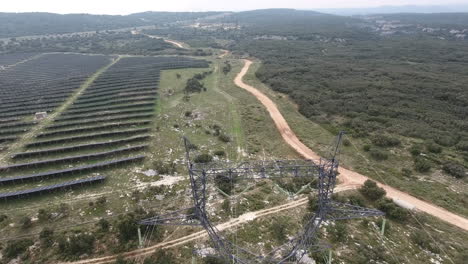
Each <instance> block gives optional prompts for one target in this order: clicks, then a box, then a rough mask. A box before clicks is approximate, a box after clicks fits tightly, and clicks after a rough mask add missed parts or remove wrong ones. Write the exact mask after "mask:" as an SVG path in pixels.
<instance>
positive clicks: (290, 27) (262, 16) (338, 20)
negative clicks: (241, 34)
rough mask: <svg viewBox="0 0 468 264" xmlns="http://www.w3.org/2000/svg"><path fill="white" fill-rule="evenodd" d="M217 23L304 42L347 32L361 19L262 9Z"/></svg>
mask: <svg viewBox="0 0 468 264" xmlns="http://www.w3.org/2000/svg"><path fill="white" fill-rule="evenodd" d="M220 22H224V23H238V24H239V25H241V26H244V27H246V28H245V30H246V31H247V32H248V33H250V34H255V35H280V36H285V35H287V36H293V37H300V38H301V39H304V38H309V37H312V36H314V35H316V34H325V35H328V36H336V37H339V36H342V35H343V34H342V33H343V32H348V31H349V28H350V26H351V25H353V24H357V23H362V20H360V19H357V18H351V17H345V16H337V15H330V14H324V13H320V12H316V11H309V10H295V9H262V10H253V11H245V12H238V13H234V14H232V15H230V16H227V17H225V18H223V19H220Z"/></svg>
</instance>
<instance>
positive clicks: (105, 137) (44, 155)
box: [0, 55, 208, 190]
mask: <svg viewBox="0 0 468 264" xmlns="http://www.w3.org/2000/svg"><path fill="white" fill-rule="evenodd" d="M48 56H51V55H48ZM97 57H100V56H97ZM40 58H42V57H40ZM40 58H38V59H35V60H33V61H36V60H39V59H40ZM49 59H50V58H49ZM107 62H108V63H109V61H108V60H107ZM27 63H29V62H27ZM27 63H25V64H27ZM49 64H51V65H52V66H51V68H52V70H51V71H53V69H55V67H54V65H55V64H53V63H49ZM21 65H23V64H21ZM187 67H191V68H194V67H197V68H201V67H208V63H207V62H206V61H202V60H195V59H191V58H180V57H124V58H121V59H119V61H117V62H116V63H115V64H113V65H112V66H111V67H110V68H108V69H107V70H106V71H105V72H103V73H102V74H101V75H100V76H98V77H97V78H96V79H95V80H94V81H93V83H92V84H91V85H90V86H89V87H88V88H87V89H86V90H85V91H84V92H83V93H82V94H80V95H79V96H78V98H77V99H76V100H75V101H74V102H73V104H72V105H71V106H69V107H68V108H67V109H65V111H63V112H62V113H61V114H60V115H59V116H58V117H56V118H55V119H54V120H53V123H51V124H50V125H48V126H47V127H46V128H44V129H42V130H41V131H40V133H38V134H37V135H36V138H34V139H33V140H31V142H29V143H28V144H27V145H26V146H25V150H24V151H22V152H20V153H13V154H12V157H11V158H12V159H11V160H12V163H11V164H9V165H8V166H4V167H0V173H2V176H0V186H4V188H6V186H9V185H11V184H21V183H23V182H24V183H26V182H31V183H28V186H31V185H32V184H34V183H32V182H34V181H41V182H43V181H52V180H53V181H56V180H57V179H58V178H62V177H65V176H66V177H76V176H77V175H83V174H85V175H87V174H90V173H95V172H97V171H98V170H102V169H107V168H110V167H115V166H118V165H121V164H128V163H133V162H139V161H141V160H143V159H144V158H145V156H144V155H141V154H142V153H141V151H142V150H143V149H144V148H146V147H147V146H148V145H147V144H144V141H146V140H148V139H149V138H150V134H151V132H152V120H153V119H154V114H155V111H154V110H155V105H156V99H157V89H158V86H159V78H160V72H161V70H164V69H179V68H187ZM45 72H47V73H48V71H45ZM59 72H60V70H59ZM74 72H75V73H81V72H82V71H74ZM25 75H27V74H25ZM58 75H60V74H59V73H54V74H52V75H51V76H49V75H47V74H45V75H44V76H45V77H44V78H39V79H40V81H39V82H38V85H39V84H40V85H42V81H43V80H44V81H46V83H48V85H51V91H56V92H57V94H54V95H53V97H54V100H55V99H57V100H59V99H60V98H61V97H60V96H61V95H62V93H61V92H62V90H61V89H60V88H57V89H56V90H55V88H54V87H55V86H54V85H55V84H58V80H56V81H53V82H52V81H50V80H51V79H53V80H55V79H54V78H57V79H60V77H59V76H58ZM64 75H65V76H69V77H70V76H72V75H70V74H64ZM77 75H78V76H81V75H80V74H77ZM40 76H42V75H40ZM73 76H75V75H73ZM83 76H84V75H83ZM0 78H1V75H0ZM26 79H27V78H26ZM84 79H86V78H84ZM84 79H82V81H83V80H84ZM68 80H69V82H70V83H75V82H78V81H77V80H78V77H77V76H75V77H73V78H72V77H70V78H69V79H68ZM23 83H24V82H23V81H18V86H20V87H22V84H23ZM40 85H39V87H42V86H40ZM19 91H21V89H20V90H19ZM59 91H60V92H59ZM33 94H37V93H35V92H33ZM46 94H49V95H50V94H51V92H50V91H47V92H46ZM23 97H26V99H25V98H23ZM3 98H4V97H3V96H2V100H3ZM5 98H6V97H5ZM28 98H29V97H28V96H26V95H23V94H19V95H18V102H17V105H21V104H23V103H25V104H27V103H28V102H30V101H29V100H30V99H28ZM5 100H7V101H8V100H10V99H5ZM55 103H57V104H59V102H53V100H52V101H48V103H44V104H42V105H41V107H46V108H47V107H51V108H54V107H56V105H55V106H54V104H55ZM14 109H16V108H14ZM27 110H29V108H27ZM15 111H16V110H15ZM18 111H19V107H18ZM21 111H23V110H21ZM1 115H2V110H1V106H0V116H1ZM8 118H10V117H8ZM14 118H15V119H14ZM33 125H34V122H31V121H25V120H22V119H20V118H16V117H11V120H7V119H6V117H5V118H3V119H0V141H1V140H2V139H3V140H15V139H14V138H11V139H9V138H7V137H8V136H10V134H9V133H10V132H11V131H18V132H20V131H23V130H27V129H28V128H29V127H30V126H33ZM2 131H6V132H2ZM83 151H84V152H85V153H83ZM23 172H24V173H23ZM3 175H5V176H3ZM34 189H37V188H33V190H34Z"/></svg>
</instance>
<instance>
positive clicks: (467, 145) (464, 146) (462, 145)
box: [457, 141, 468, 151]
mask: <svg viewBox="0 0 468 264" xmlns="http://www.w3.org/2000/svg"><path fill="white" fill-rule="evenodd" d="M457 149H458V150H462V151H468V141H462V142H459V143H458V144H457Z"/></svg>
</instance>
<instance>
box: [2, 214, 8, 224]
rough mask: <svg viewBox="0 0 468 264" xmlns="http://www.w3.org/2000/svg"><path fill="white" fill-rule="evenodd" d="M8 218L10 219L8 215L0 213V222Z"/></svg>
mask: <svg viewBox="0 0 468 264" xmlns="http://www.w3.org/2000/svg"><path fill="white" fill-rule="evenodd" d="M7 219H8V216H6V215H4V214H2V215H0V223H1V222H3V221H5V220H7Z"/></svg>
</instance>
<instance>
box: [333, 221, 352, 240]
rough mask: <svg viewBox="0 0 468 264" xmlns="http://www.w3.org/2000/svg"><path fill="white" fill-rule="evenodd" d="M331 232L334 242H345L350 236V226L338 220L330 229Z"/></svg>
mask: <svg viewBox="0 0 468 264" xmlns="http://www.w3.org/2000/svg"><path fill="white" fill-rule="evenodd" d="M330 234H331V237H332V240H333V242H345V241H346V238H347V237H348V227H347V226H346V224H345V223H343V222H340V221H336V222H335V225H334V226H333V227H332V228H331V230H330Z"/></svg>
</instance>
